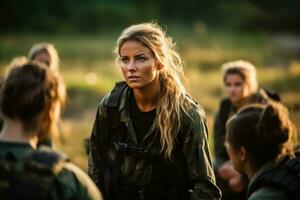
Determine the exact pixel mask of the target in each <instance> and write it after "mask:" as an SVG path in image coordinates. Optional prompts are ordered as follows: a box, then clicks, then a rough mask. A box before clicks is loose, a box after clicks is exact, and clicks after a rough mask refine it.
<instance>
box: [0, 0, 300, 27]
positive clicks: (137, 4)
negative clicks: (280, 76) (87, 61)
mask: <svg viewBox="0 0 300 200" xmlns="http://www.w3.org/2000/svg"><path fill="white" fill-rule="evenodd" d="M299 11H300V1H299V0H285V1H282V0H207V1H204V0H151V1H149V0H26V1H24V0H3V1H1V3H0V25H1V30H2V31H1V32H28V31H29V32H30V31H35V32H36V31H38V32H65V31H67V32H68V31H79V32H94V31H103V30H107V29H113V28H117V27H118V28H120V26H127V25H128V24H131V23H138V22H142V21H147V20H151V19H154V20H159V21H160V22H161V21H163V22H182V23H185V24H186V23H194V22H202V23H204V24H207V25H208V26H213V27H214V26H215V27H222V28H231V29H239V30H255V31H256V30H266V31H292V32H299V31H300V26H299V25H300V14H299Z"/></svg>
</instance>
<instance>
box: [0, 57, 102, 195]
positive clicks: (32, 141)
mask: <svg viewBox="0 0 300 200" xmlns="http://www.w3.org/2000/svg"><path fill="white" fill-rule="evenodd" d="M58 88H59V79H58V78H57V77H56V76H55V74H54V73H52V72H51V71H50V70H49V69H47V68H46V67H43V66H42V65H41V64H39V63H34V62H25V63H22V64H20V65H17V66H12V67H11V69H10V71H9V73H8V75H7V77H6V78H5V81H4V83H3V86H2V88H1V92H0V97H1V98H0V109H1V112H2V113H3V115H4V126H3V129H2V131H1V134H0V199H1V200H2V199H3V200H6V199H9V200H10V199H39V200H40V199H54V200H55V199H78V200H79V199H83V200H84V199H93V200H96V199H102V197H101V194H100V192H99V191H98V189H97V187H96V186H95V184H94V183H93V182H92V181H91V179H90V178H89V177H88V176H87V175H86V174H85V173H84V172H83V171H82V170H80V169H79V168H78V167H76V166H75V165H74V164H72V163H71V162H69V161H68V159H67V157H66V156H65V155H64V154H62V153H59V152H56V151H54V150H52V149H50V148H48V147H40V148H37V143H38V141H39V139H40V138H43V137H47V136H48V135H49V133H51V132H52V131H53V130H55V128H54V126H55V122H56V117H57V116H59V115H58V113H59V110H57V109H59V106H58V105H57V104H58V103H59V98H60V91H59V90H58Z"/></svg>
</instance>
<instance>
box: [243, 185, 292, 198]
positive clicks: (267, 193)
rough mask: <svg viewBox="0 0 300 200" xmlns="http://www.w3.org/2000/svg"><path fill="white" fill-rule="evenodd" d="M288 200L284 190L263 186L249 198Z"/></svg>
mask: <svg viewBox="0 0 300 200" xmlns="http://www.w3.org/2000/svg"><path fill="white" fill-rule="evenodd" d="M275 199H276V200H288V197H287V195H286V194H285V193H284V191H283V190H281V189H278V188H274V187H262V188H260V189H258V190H257V191H255V192H253V193H252V194H251V196H250V197H249V199H248V200H275Z"/></svg>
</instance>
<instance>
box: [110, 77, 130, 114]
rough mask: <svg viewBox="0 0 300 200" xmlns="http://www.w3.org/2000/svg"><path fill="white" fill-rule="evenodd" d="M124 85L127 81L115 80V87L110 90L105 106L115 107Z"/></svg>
mask: <svg viewBox="0 0 300 200" xmlns="http://www.w3.org/2000/svg"><path fill="white" fill-rule="evenodd" d="M126 87H127V83H126V82H125V81H119V82H116V84H115V87H114V88H113V90H112V91H111V93H110V95H109V98H108V101H107V102H106V106H107V107H111V108H117V107H118V105H119V102H120V98H121V95H122V93H123V91H124V89H125V88H126Z"/></svg>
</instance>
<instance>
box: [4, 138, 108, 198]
mask: <svg viewBox="0 0 300 200" xmlns="http://www.w3.org/2000/svg"><path fill="white" fill-rule="evenodd" d="M33 152H34V149H33V148H32V147H31V146H30V145H29V144H26V143H12V142H0V158H4V157H5V156H7V155H8V154H10V155H13V156H14V158H16V169H17V171H21V169H22V165H23V164H24V162H25V161H26V159H27V158H28V157H29V156H30V155H31V154H32V153H33ZM62 165H63V166H61V167H62V169H61V170H60V171H59V172H57V174H56V176H55V177H54V180H53V182H52V184H51V185H50V188H49V191H48V192H49V195H48V197H47V199H51V200H56V199H57V200H58V199H74V200H75V199H78V200H102V196H101V194H100V192H99V190H98V189H97V187H96V186H95V184H94V183H93V182H92V180H91V179H90V178H89V177H88V176H87V174H85V173H84V172H83V171H82V170H81V169H79V168H78V167H77V166H75V165H74V164H72V163H70V162H62ZM21 172H22V171H21ZM37 175H39V174H37ZM28 192H31V193H34V192H35V191H28ZM0 199H2V198H1V194H0Z"/></svg>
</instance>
